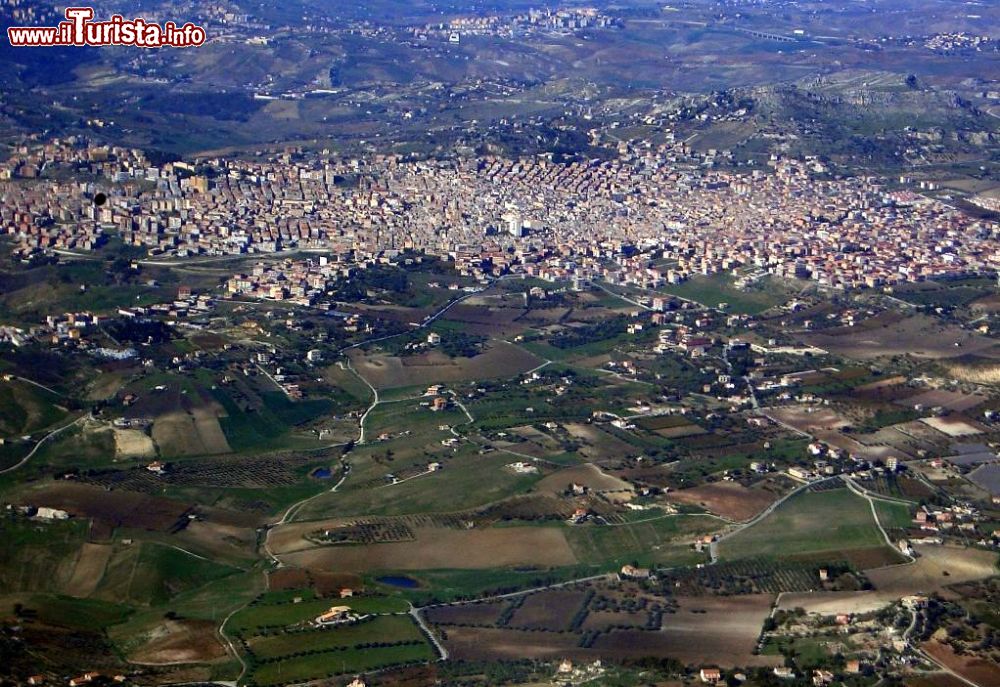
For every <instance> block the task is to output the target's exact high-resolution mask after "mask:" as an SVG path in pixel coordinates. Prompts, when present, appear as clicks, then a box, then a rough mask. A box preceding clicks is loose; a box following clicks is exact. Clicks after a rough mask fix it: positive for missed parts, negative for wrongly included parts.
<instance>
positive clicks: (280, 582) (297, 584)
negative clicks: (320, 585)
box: [267, 568, 310, 592]
mask: <svg viewBox="0 0 1000 687" xmlns="http://www.w3.org/2000/svg"><path fill="white" fill-rule="evenodd" d="M309 583H310V578H309V571H308V570H303V569H302V568H278V569H277V570H272V571H270V572H269V573H267V588H268V589H269V590H271V591H272V592H276V591H282V590H285V589H306V588H308V587H309Z"/></svg>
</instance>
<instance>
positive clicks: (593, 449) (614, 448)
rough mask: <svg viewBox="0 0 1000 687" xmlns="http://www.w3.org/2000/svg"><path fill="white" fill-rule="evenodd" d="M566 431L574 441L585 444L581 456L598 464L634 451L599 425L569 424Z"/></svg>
mask: <svg viewBox="0 0 1000 687" xmlns="http://www.w3.org/2000/svg"><path fill="white" fill-rule="evenodd" d="M565 429H566V431H567V432H569V434H570V436H572V437H573V438H574V439H579V440H580V441H582V442H583V443H584V446H583V448H581V449H580V454H581V455H582V456H583V457H584V458H586V459H588V460H593V461H596V462H601V461H603V460H606V459H609V458H614V457H618V456H621V455H623V454H626V453H631V452H632V451H633V450H634V449H633V448H632V447H631V446H630V445H629V444H627V443H626V442H624V441H622V440H621V439H619V438H618V437H616V436H614V435H612V434H608V433H607V432H605V431H604V430H602V429H601V428H600V427H598V426H597V425H588V424H583V423H568V424H566V425H565Z"/></svg>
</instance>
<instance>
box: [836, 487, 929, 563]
mask: <svg viewBox="0 0 1000 687" xmlns="http://www.w3.org/2000/svg"><path fill="white" fill-rule="evenodd" d="M841 477H842V478H843V481H844V484H846V485H847V488H848V489H850V490H851V492H852V493H854V494H857V495H858V496H860V497H861V498H863V499H865V500H866V501H868V505H869V506H870V507H871V509H872V518H874V519H875V526H876V527H878V531H879V532H881V533H882V538H883V539H885V543H886V544H888V545H889V546H891V547H892V548H893V549H898V547H897V546H896V545H895V544H893V543H892V539H890V538H889V533H888V532H886V531H885V528H884V527H882V523H881V522H880V521H879V519H878V512H877V511H876V510H875V499H874V498H873V497H872V496H871V495H870V494H869V492H868V490H866V489H862V488H861V487H859V486H858V485H857V484H856V483H855V482H854V480H853V479H851V478H850V477H849V476H847V475H841ZM886 500H888V499H886ZM899 552H900V553H901V554H903V555H904V556H906V558H908V559H909V562H910V563H913V562H915V561H916V560H917V559H916V558H914V557H913V556H911V555H910V554H908V553H906V552H905V551H902V550H899Z"/></svg>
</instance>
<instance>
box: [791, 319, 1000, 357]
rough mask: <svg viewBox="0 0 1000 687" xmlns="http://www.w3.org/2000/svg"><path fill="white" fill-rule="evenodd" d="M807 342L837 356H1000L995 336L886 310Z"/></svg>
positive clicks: (817, 335)
mask: <svg viewBox="0 0 1000 687" xmlns="http://www.w3.org/2000/svg"><path fill="white" fill-rule="evenodd" d="M806 341H807V342H808V343H810V344H812V345H813V346H818V347H820V348H824V349H826V350H828V351H830V352H832V353H835V354H837V355H842V356H845V357H848V358H856V359H861V360H871V359H875V358H882V357H891V356H893V355H912V356H913V357H915V358H926V359H932V360H940V359H945V358H958V357H960V356H965V355H971V354H975V355H980V356H984V357H989V358H997V357H1000V351H998V346H997V342H996V341H995V340H994V339H991V338H989V337H986V336H981V335H979V334H973V333H971V332H967V331H965V330H962V329H960V328H958V327H955V326H952V325H945V324H940V323H939V322H938V321H937V320H934V319H933V318H930V317H927V316H925V315H912V316H907V317H902V316H895V315H890V314H887V313H883V314H881V315H878V316H876V317H874V318H871V319H869V320H865V321H864V322H862V323H861V324H859V325H857V326H855V327H840V328H837V329H832V330H827V331H824V332H821V333H815V334H811V335H809V336H808V337H806ZM956 343H958V344H959V345H958V346H956V345H955V344H956Z"/></svg>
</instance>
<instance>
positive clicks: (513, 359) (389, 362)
mask: <svg viewBox="0 0 1000 687" xmlns="http://www.w3.org/2000/svg"><path fill="white" fill-rule="evenodd" d="M349 355H350V357H351V362H352V363H353V365H354V367H355V369H357V371H358V372H359V373H360V374H361V375H362V376H363V377H364V378H365V379H367V380H368V381H370V382H371V383H372V384H373V385H374V386H375V387H377V388H379V389H391V388H394V387H402V386H425V385H431V384H440V383H445V382H457V381H472V380H478V379H489V378H492V377H513V376H515V375H518V374H520V373H522V372H525V371H527V370H530V369H531V368H533V367H536V366H538V365H539V364H541V362H542V361H541V360H540V359H539V358H537V357H535V356H534V355H532V354H531V353H529V352H527V351H525V350H524V349H522V348H519V347H517V346H514V345H512V344H509V343H507V342H505V341H493V342H492V343H491V344H490V345H489V347H488V348H487V349H486V351H484V352H483V353H480V354H479V355H477V356H475V357H474V358H449V357H448V356H447V355H445V354H443V353H440V352H438V351H431V352H429V353H421V354H418V355H412V356H407V357H405V358H399V357H396V356H388V355H383V354H372V355H370V354H365V353H363V352H361V351H358V350H357V349H355V350H353V351H351V353H350V354H349Z"/></svg>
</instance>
